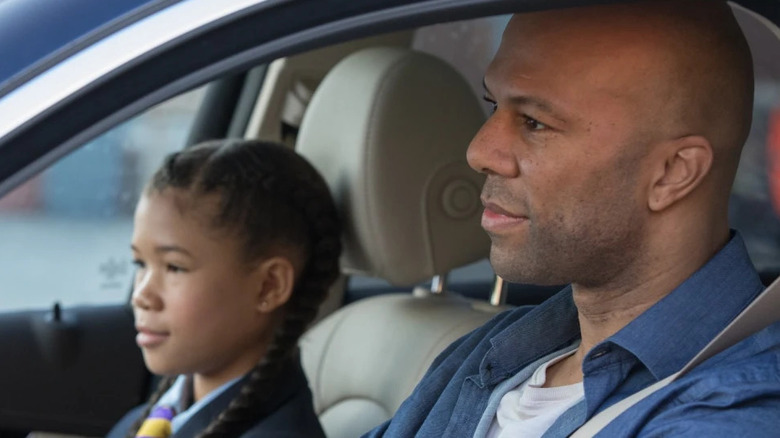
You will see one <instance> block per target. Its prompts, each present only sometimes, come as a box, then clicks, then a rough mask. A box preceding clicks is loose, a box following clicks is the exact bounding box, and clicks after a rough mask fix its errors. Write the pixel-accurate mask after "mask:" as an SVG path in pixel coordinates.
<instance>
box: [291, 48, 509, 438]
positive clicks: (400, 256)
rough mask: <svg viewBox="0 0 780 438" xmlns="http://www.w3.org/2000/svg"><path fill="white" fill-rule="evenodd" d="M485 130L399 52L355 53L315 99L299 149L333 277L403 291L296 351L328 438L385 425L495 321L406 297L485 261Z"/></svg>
mask: <svg viewBox="0 0 780 438" xmlns="http://www.w3.org/2000/svg"><path fill="white" fill-rule="evenodd" d="M483 122H484V114H483V112H482V110H481V108H480V105H479V103H478V101H477V99H476V97H475V96H474V95H473V92H472V91H471V89H470V87H469V86H468V84H467V83H466V82H465V80H464V79H463V78H462V77H461V76H460V75H459V74H458V73H457V72H456V71H455V70H454V69H452V68H451V67H450V66H449V65H447V64H446V63H444V62H442V61H440V60H438V59H436V58H434V57H432V56H429V55H426V54H422V53H417V52H414V51H411V50H408V49H400V48H372V49H366V50H363V51H360V52H357V53H355V54H353V55H351V56H349V57H347V58H345V59H344V60H343V61H342V62H341V63H339V64H338V65H337V66H335V67H334V68H333V70H332V71H331V72H330V73H329V74H328V75H327V76H326V77H325V79H324V80H323V82H322V83H321V85H320V86H319V88H318V89H317V91H316V92H315V94H314V96H313V97H312V101H311V104H310V105H309V108H308V110H307V113H306V115H305V117H304V120H303V122H302V124H301V129H300V133H299V136H298V143H297V146H296V147H297V150H298V151H299V152H300V153H301V154H302V155H304V156H305V157H307V158H308V159H309V160H310V161H311V162H312V163H313V164H314V165H315V167H317V169H318V170H319V171H320V172H321V173H322V174H323V176H324V178H325V180H326V181H327V182H328V184H329V186H330V188H331V190H332V192H333V195H334V198H335V199H336V203H337V204H338V206H339V208H340V210H341V212H342V215H343V218H344V221H345V234H344V254H343V257H342V260H341V264H342V268H343V269H344V271H345V272H347V273H352V274H355V273H356V274H361V275H369V276H373V277H380V278H383V279H385V280H387V281H389V282H390V283H392V284H394V285H399V286H401V285H405V286H406V288H401V287H399V293H398V294H390V295H384V296H379V297H374V298H368V299H364V300H361V301H358V302H357V303H354V304H352V305H349V306H346V307H344V308H343V309H340V310H339V311H337V312H335V313H333V314H332V315H330V316H329V317H327V318H326V319H324V320H323V321H321V322H320V323H318V324H317V325H315V326H314V327H313V328H312V329H311V330H310V331H309V332H308V333H307V334H306V335H305V336H304V338H303V339H302V341H301V348H302V355H303V364H304V369H305V370H306V372H307V375H308V377H309V382H310V385H311V386H312V391H313V393H314V399H315V400H314V402H315V409H316V411H317V413H318V415H319V416H320V421H321V422H322V424H323V427H324V429H325V431H326V433H327V434H328V436H331V437H338V438H349V437H356V436H360V435H361V434H362V433H365V432H366V431H367V430H368V429H370V428H371V427H373V426H376V425H377V424H379V423H380V422H382V421H384V420H386V419H388V418H389V417H390V416H392V414H393V412H395V410H396V409H397V408H398V406H399V405H400V403H401V402H402V401H403V400H404V398H406V397H407V396H408V394H409V393H410V392H411V390H412V389H413V387H414V385H415V384H416V382H417V381H418V380H419V379H420V377H421V376H422V374H423V373H424V372H425V370H426V369H427V368H428V366H429V365H430V363H431V362H432V361H433V359H434V358H435V356H436V355H437V354H438V353H439V352H440V351H441V350H442V349H443V348H445V347H446V346H447V345H449V344H450V343H451V342H452V341H454V340H455V339H457V338H458V337H460V336H461V335H463V334H465V333H467V332H469V331H470V330H471V329H473V328H474V327H476V326H478V325H480V324H482V323H483V322H484V321H486V320H487V319H489V318H490V317H491V316H492V315H493V314H494V311H495V309H492V308H489V306H485V305H483V304H484V303H475V302H473V301H470V300H466V299H464V298H462V297H460V296H457V295H455V294H448V293H443V294H431V293H425V292H424V291H423V290H418V291H417V293H416V294H411V293H409V291H410V288H409V287H408V286H409V285H412V284H415V283H419V282H421V281H424V280H426V279H430V278H431V277H433V276H435V275H443V274H446V273H447V272H448V271H450V270H451V269H454V268H456V267H459V266H462V265H465V264H467V263H470V262H473V261H476V260H478V259H481V258H483V257H485V256H486V255H487V253H488V250H489V244H490V243H489V239H488V238H487V236H486V235H485V233H484V231H483V230H482V229H481V227H480V223H479V218H480V215H481V210H482V209H481V205H480V201H479V193H480V189H481V186H482V182H483V178H482V177H481V176H480V175H479V174H477V173H476V172H474V171H473V170H471V169H470V168H469V167H468V165H467V163H466V148H467V147H468V144H469V141H470V140H471V138H472V137H473V136H474V134H475V133H476V132H477V130H478V129H479V127H480V126H481V124H482V123H483ZM404 292H405V293H404ZM481 304H482V305H481Z"/></svg>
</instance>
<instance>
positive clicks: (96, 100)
mask: <svg viewBox="0 0 780 438" xmlns="http://www.w3.org/2000/svg"><path fill="white" fill-rule="evenodd" d="M23 2H27V3H26V4H27V5H28V7H26V8H23V7H22V6H19V5H21V4H22V3H23ZM57 3H59V2H57V1H56V0H5V1H4V2H3V3H2V4H0V29H4V31H3V33H2V34H1V35H0V39H2V42H0V44H5V45H3V46H2V47H3V48H4V49H3V52H4V53H7V54H8V55H9V56H10V55H14V56H13V58H14V63H8V64H6V66H9V65H12V66H15V67H13V68H11V67H7V69H9V71H5V72H4V71H3V70H2V69H0V196H2V198H1V199H0V241H2V242H3V243H2V244H1V246H2V248H1V249H0V261H3V263H2V264H1V265H0V266H2V268H0V284H1V285H2V286H0V292H2V294H0V297H1V298H0V357H2V360H1V361H0V389H1V390H0V435H3V436H7V435H11V434H13V433H16V434H19V435H24V434H26V433H27V432H29V431H33V430H41V431H53V432H61V433H71V434H81V435H95V436H96V435H101V434H103V433H105V432H106V431H107V430H108V428H109V427H110V426H111V425H112V424H113V423H114V422H115V421H116V420H117V419H118V417H119V416H121V415H122V413H124V412H125V411H126V410H127V409H128V408H130V407H131V406H133V405H136V404H138V403H140V402H142V401H143V400H144V399H145V397H146V395H147V393H148V389H149V387H150V376H149V375H148V373H147V372H146V371H145V369H144V367H143V362H142V360H141V358H140V354H139V352H138V349H137V348H136V346H135V344H134V335H135V331H134V328H133V322H132V315H131V313H130V311H129V309H128V306H127V299H128V296H129V293H130V287H131V277H132V267H131V266H130V260H129V251H128V249H127V247H128V242H129V236H130V229H131V212H132V208H133V205H134V202H135V199H136V197H137V195H138V191H139V190H140V187H141V185H142V183H143V181H144V180H145V176H147V175H148V172H149V169H150V168H151V167H152V166H154V165H156V163H157V161H158V160H159V158H160V157H161V154H163V153H164V152H166V149H165V148H163V147H162V146H161V145H166V147H169V148H176V147H183V146H185V145H186V144H187V143H188V142H189V141H191V140H192V139H198V138H207V137H212V136H220V135H229V134H236V133H239V134H240V131H241V130H240V126H241V123H240V122H239V123H238V124H236V123H234V122H235V121H236V120H240V119H241V118H242V117H243V115H242V114H239V113H240V111H238V110H237V108H239V107H241V105H239V104H238V102H239V101H240V100H241V99H240V98H241V96H242V93H244V91H246V92H247V93H250V95H251V93H252V92H253V91H252V89H253V88H252V86H250V85H251V84H252V83H256V81H253V80H252V78H253V77H255V76H256V75H257V74H261V73H257V72H261V70H255V73H245V72H247V71H248V69H250V68H253V67H256V66H258V65H259V66H262V65H263V64H264V63H266V62H268V61H270V60H272V59H274V58H276V57H279V56H282V55H288V54H292V53H297V52H300V51H303V50H305V49H308V48H314V47H319V46H322V45H325V44H328V43H333V42H338V41H343V40H347V39H351V38H355V37H358V36H363V35H368V34H372V33H379V32H385V31H391V30H396V29H402V28H408V27H411V26H419V25H422V24H426V23H434V22H437V21H448V20H455V19H459V18H468V17H475V16H481V15H488V14H499V13H507V12H511V11H513V10H519V9H523V8H538V7H540V6H539V2H534V1H506V0H504V1H499V0H450V1H412V0H373V1H366V2H353V1H343V0H342V1H339V0H316V1H283V0H277V1H274V0H265V1H263V0H234V1H220V2H214V1H206V0H181V1H170V0H169V1H164V0H160V1H146V2H144V1H130V0H124V1H121V2H116V3H115V6H114V7H113V8H108V9H106V6H105V4H104V3H106V2H101V1H100V0H79V1H78V2H73V3H69V7H68V8H62V7H56V5H57ZM576 3H578V2H575V1H550V2H546V3H545V7H554V6H568V5H572V4H576ZM579 3H581V2H579ZM748 3H749V2H748ZM16 6H18V7H19V8H21V9H14V7H16ZM773 6H776V4H772V5H768V4H767V3H762V2H756V6H755V8H756V10H758V11H759V12H762V13H763V14H764V15H765V16H766V17H769V18H771V19H773V20H775V22H777V21H778V17H777V9H775V8H774V7H773ZM9 11H10V12H9ZM20 11H21V12H20ZM22 12H23V13H22ZM772 14H775V16H772ZM20 16H24V17H26V18H27V20H26V21H24V20H23V21H18V20H19V17H20ZM38 18H41V20H38ZM44 18H45V19H44ZM12 19H13V20H16V21H8V23H6V22H5V20H12ZM11 22H13V23H15V25H14V26H11V25H10V23H11ZM19 23H22V24H24V26H23V25H22V24H19ZM58 23H59V24H58ZM42 24H43V25H45V26H49V27H51V28H52V31H51V34H52V35H54V36H51V37H50V39H49V40H46V41H38V39H35V38H33V36H34V35H36V34H37V33H40V27H39V26H41V25H42ZM79 26H81V27H79ZM74 29H75V30H74ZM55 37H56V38H55ZM6 38H7V39H6ZM24 41H37V43H36V44H35V45H34V47H32V48H30V47H27V46H23V45H21V43H20V42H24ZM14 44H20V46H19V49H16V50H14V49H13V45H14ZM17 54H18V56H17ZM208 83H211V84H212V85H210V86H206V87H205V88H204V87H203V86H204V85H205V84H208ZM214 90H216V91H214ZM256 91H257V90H256V88H255V89H254V92H256ZM209 115H210V116H209ZM215 116H219V117H215ZM206 120H210V121H211V122H209V123H206ZM150 125H156V126H155V129H151V128H150ZM231 130H232V132H231ZM128 167H130V168H133V169H136V171H135V172H129V173H128V172H126V169H127V168H128Z"/></svg>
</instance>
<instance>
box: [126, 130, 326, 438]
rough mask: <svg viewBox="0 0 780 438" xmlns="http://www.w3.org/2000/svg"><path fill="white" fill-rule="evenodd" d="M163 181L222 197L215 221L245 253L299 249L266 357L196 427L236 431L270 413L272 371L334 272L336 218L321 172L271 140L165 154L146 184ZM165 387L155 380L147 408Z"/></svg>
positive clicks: (290, 351) (158, 187)
mask: <svg viewBox="0 0 780 438" xmlns="http://www.w3.org/2000/svg"><path fill="white" fill-rule="evenodd" d="M169 187H170V188H177V189H184V190H187V191H189V192H190V193H191V194H192V195H193V196H194V197H195V198H196V200H197V196H198V195H206V194H210V193H218V194H219V195H220V197H221V205H220V211H219V212H218V214H217V215H215V217H214V221H213V225H214V226H216V227H221V228H224V229H228V230H237V231H239V233H238V235H239V236H240V237H241V238H242V239H243V241H245V245H244V246H245V249H246V252H247V254H246V255H247V256H248V258H249V259H250V260H251V259H256V258H258V257H262V256H266V255H268V254H267V251H268V249H269V248H271V247H272V245H273V244H274V243H277V244H282V245H287V246H288V247H289V246H292V247H293V248H300V249H301V250H302V251H303V253H304V257H305V263H304V267H303V269H302V272H301V275H299V276H298V280H297V281H296V284H295V288H294V290H293V293H292V294H291V297H290V299H289V301H288V302H287V303H286V304H285V305H284V306H283V308H282V309H280V310H281V311H282V312H283V319H282V321H281V323H280V324H279V325H278V327H276V329H275V330H274V334H273V337H272V340H271V342H270V344H269V345H268V347H267V350H266V353H265V355H264V357H263V358H262V359H261V360H260V362H259V363H258V364H257V365H256V366H255V367H254V368H253V369H252V370H251V371H250V372H249V373H248V379H247V381H246V383H245V384H244V385H243V387H242V388H241V391H240V393H239V395H238V396H237V397H236V398H235V399H234V400H233V401H232V402H231V403H230V404H229V406H228V407H227V408H226V409H225V411H223V412H222V413H221V414H220V415H219V416H218V417H217V418H216V419H215V420H214V421H213V422H212V423H211V424H210V425H209V427H208V428H206V430H204V431H203V432H202V433H201V434H200V435H199V436H200V437H233V436H238V435H240V434H241V433H242V432H243V431H245V430H246V429H247V428H248V427H250V426H251V424H252V423H253V422H255V421H256V420H258V419H260V418H263V417H264V416H266V415H267V414H269V412H264V411H263V410H262V409H263V407H264V406H265V405H266V404H267V402H268V399H269V397H271V396H272V395H273V393H274V390H275V389H276V382H277V379H276V377H277V376H278V375H279V374H280V372H281V371H282V369H283V368H284V366H286V365H288V364H290V363H291V360H292V359H296V355H297V352H298V348H297V343H298V340H299V338H300V336H301V335H302V334H303V332H304V331H305V330H306V328H307V327H308V325H309V324H310V323H311V322H312V321H313V320H314V318H315V317H316V315H317V310H318V308H319V305H320V304H321V303H322V301H324V299H325V297H326V295H327V292H328V290H329V288H330V286H331V284H332V283H333V282H334V281H335V279H336V278H337V277H338V274H339V267H338V258H339V255H340V252H341V242H340V235H341V228H340V221H339V219H338V214H337V212H336V208H335V205H334V203H333V200H332V198H331V196H330V192H329V190H328V188H327V185H326V184H325V182H324V180H323V179H322V177H321V176H320V175H319V173H318V172H317V171H316V170H315V169H314V168H313V167H312V166H311V165H310V164H309V163H308V162H307V161H306V160H305V159H303V158H301V157H300V156H298V155H297V154H296V153H295V152H293V151H292V150H290V149H288V148H286V147H284V146H281V145H276V144H272V143H264V142H258V141H245V140H227V141H216V142H208V143H204V144H201V145H198V146H195V147H193V148H191V149H187V150H185V151H182V152H179V153H175V154H171V155H170V156H169V157H168V158H167V159H166V161H165V163H164V164H163V166H162V167H161V168H160V170H158V172H157V173H156V174H155V176H154V177H153V179H152V181H151V183H150V185H149V187H148V188H147V190H150V191H152V190H154V191H163V190H165V189H167V188H169ZM196 204H197V203H193V205H196ZM296 360H297V359H296ZM171 383H172V382H171ZM169 387H170V383H169V384H168V385H167V387H166V388H165V389H163V388H162V385H161V386H160V389H158V391H157V392H156V393H155V396H153V397H152V398H153V400H152V401H150V404H149V406H148V407H147V409H146V413H145V414H146V415H148V413H149V411H150V409H151V408H152V406H153V405H154V403H155V402H156V401H157V400H159V398H160V396H162V394H163V393H164V392H165V390H167V389H168V388H169ZM146 415H144V416H142V417H141V418H142V419H143V418H145V417H146ZM138 427H140V422H139V424H138V425H136V427H135V428H134V429H136V430H137V428H138ZM130 436H132V435H130Z"/></svg>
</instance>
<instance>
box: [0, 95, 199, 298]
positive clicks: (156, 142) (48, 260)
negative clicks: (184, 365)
mask: <svg viewBox="0 0 780 438" xmlns="http://www.w3.org/2000/svg"><path fill="white" fill-rule="evenodd" d="M203 95H204V90H203V88H199V89H196V90H193V91H190V92H188V93H185V94H182V95H180V96H178V97H175V98H173V99H170V100H169V101H167V102H164V103H162V104H160V105H158V106H156V107H153V108H151V109H149V110H148V111H146V112H144V113H142V114H140V115H138V116H136V117H134V118H133V119H131V120H129V121H127V122H125V123H123V124H121V125H118V126H116V127H115V128H113V129H112V130H110V131H108V132H106V133H104V134H103V135H101V136H100V137H98V138H96V139H94V140H93V141H91V142H89V143H88V144H86V145H84V146H82V147H81V148H79V149H78V150H76V151H74V152H72V153H71V154H69V155H67V156H66V157H64V158H62V159H61V160H59V161H58V162H57V163H56V164H54V165H53V166H51V167H50V168H48V169H47V170H45V171H44V172H42V173H40V174H39V175H37V176H35V177H34V178H32V179H30V180H29V181H27V182H26V183H24V184H22V185H21V186H19V187H17V188H16V189H15V190H14V191H12V192H10V193H9V194H7V195H6V196H4V197H3V198H2V199H0V241H2V242H3V244H2V245H0V264H2V266H3V279H2V284H3V285H2V291H3V292H4V293H3V299H2V300H0V311H8V310H20V309H33V308H41V307H44V306H49V305H51V304H52V303H54V302H60V303H61V304H62V305H74V304H105V303H119V302H122V301H124V300H126V299H127V296H128V294H129V292H130V286H131V278H132V274H133V269H132V264H131V256H130V250H129V245H130V237H131V233H132V217H133V210H134V208H135V203H136V200H137V199H138V195H139V193H140V191H141V189H142V186H143V184H144V183H145V181H146V180H147V179H148V178H149V177H150V176H151V173H152V172H153V171H154V169H155V168H156V167H157V166H158V165H159V163H160V161H161V160H162V157H163V156H164V155H165V154H167V153H169V152H171V151H172V150H175V149H179V148H182V147H183V146H184V144H185V142H186V139H187V135H188V132H189V130H190V126H191V124H192V122H193V120H194V117H195V113H196V110H197V108H198V106H199V104H200V102H201V101H202V98H203ZM95 230H100V232H95Z"/></svg>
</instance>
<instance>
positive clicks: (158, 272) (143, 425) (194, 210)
mask: <svg viewBox="0 0 780 438" xmlns="http://www.w3.org/2000/svg"><path fill="white" fill-rule="evenodd" d="M339 239H340V228H339V221H338V219H337V214H336V208H335V206H334V203H333V200H332V198H331V196H330V192H329V191H328V188H327V186H326V185H325V182H324V181H323V179H322V178H321V176H320V175H319V174H318V173H317V172H316V170H314V168H313V167H312V166H311V165H309V163H308V162H306V161H305V160H304V159H303V158H301V157H300V156H298V155H297V154H296V153H295V152H293V151H292V150H289V149H287V148H285V147H283V146H280V145H276V144H270V143H263V142H258V141H244V140H225V141H217V142H210V143H205V144H202V145H199V146H195V147H192V148H189V149H186V150H184V151H181V152H178V153H174V154H172V155H170V156H168V157H167V158H166V160H165V162H164V164H163V165H162V167H161V168H160V169H159V170H158V171H157V173H156V174H155V175H154V177H153V178H152V180H151V182H150V183H149V184H148V186H147V187H146V189H145V191H144V193H143V196H142V197H141V200H140V201H139V203H138V206H137V208H136V213H135V222H134V230H133V241H132V250H133V255H134V257H135V262H136V264H137V267H138V270H137V273H136V277H135V287H134V291H133V297H132V306H133V312H134V316H135V324H136V329H137V330H138V336H137V338H136V341H137V343H138V345H139V346H140V347H141V350H142V351H143V356H144V361H145V362H146V365H147V367H148V368H149V370H150V371H152V372H153V373H155V374H160V375H164V376H167V377H164V378H162V381H161V383H160V386H159V388H158V389H157V391H156V392H155V393H154V395H152V397H151V399H150V401H149V403H148V404H147V405H146V406H144V407H140V408H137V409H135V410H133V411H131V412H130V413H128V414H127V415H126V416H125V418H123V419H122V420H121V421H120V422H119V423H118V424H117V425H116V426H115V427H114V429H113V430H112V431H111V432H110V433H109V435H108V436H109V437H125V436H127V437H134V436H168V435H166V433H167V434H170V433H171V432H173V433H175V434H176V436H182V437H192V436H199V437H216V436H219V437H239V436H241V437H253V436H264V437H268V436H273V437H306V438H312V437H315V438H316V437H324V434H323V432H322V429H321V428H320V425H319V423H318V421H317V417H316V415H315V414H314V411H313V407H312V398H311V392H310V391H309V388H308V384H307V382H306V378H305V376H304V375H303V372H302V370H301V366H300V362H299V358H298V349H297V341H298V338H299V337H300V335H301V334H302V333H303V331H304V330H305V329H306V327H307V325H308V324H309V323H310V322H311V321H312V320H313V318H314V317H315V315H316V313H317V308H318V306H319V304H320V303H321V302H322V301H323V299H324V298H325V295H326V292H327V290H328V288H329V286H330V285H331V284H332V283H333V281H334V280H335V279H336V277H337V276H338V257H339V253H340V251H341V246H340V240H339ZM170 417H172V420H171V421H170V423H168V421H169V420H170ZM158 426H159V427H160V428H161V429H163V430H162V431H156V430H155V429H154V428H155V427H158ZM139 429H140V430H139ZM136 434H138V435H136Z"/></svg>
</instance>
